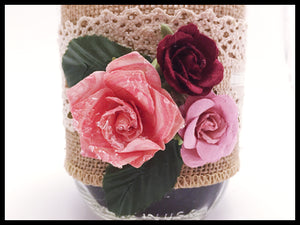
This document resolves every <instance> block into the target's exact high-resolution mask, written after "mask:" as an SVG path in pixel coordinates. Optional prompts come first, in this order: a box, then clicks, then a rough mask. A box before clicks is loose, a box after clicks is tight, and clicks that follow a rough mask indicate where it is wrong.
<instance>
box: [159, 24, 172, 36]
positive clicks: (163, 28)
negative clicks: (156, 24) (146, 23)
mask: <svg viewBox="0 0 300 225" xmlns="http://www.w3.org/2000/svg"><path fill="white" fill-rule="evenodd" d="M160 33H161V36H162V37H163V38H164V37H165V36H167V35H168V34H171V35H172V34H174V32H173V31H172V29H171V28H170V27H169V25H167V24H164V23H163V24H161V25H160Z"/></svg>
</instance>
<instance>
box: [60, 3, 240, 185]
mask: <svg viewBox="0 0 300 225" xmlns="http://www.w3.org/2000/svg"><path fill="white" fill-rule="evenodd" d="M244 13H245V7H244V6H235V5H234V6H232V5H221V6H220V5H182V6H181V5H119V6H118V5H67V6H62V7H61V26H60V29H59V44H60V53H61V57H62V55H63V54H64V52H65V51H66V49H67V45H68V43H69V42H70V41H71V40H72V39H73V38H76V37H79V36H84V35H92V34H97V35H104V36H106V37H108V38H109V39H111V40H113V41H116V42H118V43H119V44H122V45H124V46H127V47H131V48H133V49H134V50H138V51H139V52H143V53H146V54H149V55H150V56H152V57H155V54H156V46H157V43H158V41H159V40H160V38H161V37H160V34H159V24H161V23H168V24H169V25H170V27H171V28H172V29H173V30H177V29H178V28H179V27H180V26H182V25H184V24H187V23H188V22H194V23H195V24H196V25H198V27H199V30H200V31H201V32H203V33H205V34H206V35H208V36H210V37H211V38H213V39H214V40H215V41H216V43H217V46H218V48H219V50H220V54H219V60H220V61H221V62H222V63H223V66H224V79H223V81H222V82H221V83H220V84H219V85H217V86H216V87H215V88H214V91H215V92H216V93H217V94H227V95H230V96H231V97H233V99H234V100H235V101H236V102H237V103H238V104H240V103H241V100H242V96H241V95H240V94H239V93H237V92H236V91H235V90H234V89H233V88H232V86H231V85H230V78H231V74H232V73H239V72H240V71H242V70H243V65H244V60H245V57H244V54H245V46H244V43H245V29H246V28H245V24H244V22H243V18H244ZM132 24H133V25H132ZM144 26H145V27H144ZM116 27H119V30H118V29H116ZM143 27H144V29H142V28H143ZM201 29H202V30H201ZM139 31H142V32H139ZM147 35H149V36H148V41H147ZM145 39H146V42H145ZM64 84H65V85H64V87H63V89H64V91H63V98H64V124H65V126H66V158H65V168H66V170H67V172H68V173H69V174H70V175H71V176H72V177H73V178H75V179H77V180H79V181H81V182H83V183H84V184H88V185H94V186H102V180H103V175H104V173H105V168H106V166H107V163H104V162H102V161H101V160H98V159H91V158H86V157H82V156H81V155H80V140H79V136H78V134H77V132H76V131H74V129H73V128H72V116H71V113H70V111H69V103H68V100H67V98H66V97H65V91H66V89H67V88H68V87H67V85H66V83H64ZM238 153H239V147H238V144H237V145H236V147H235V149H234V151H233V152H232V153H231V155H229V156H227V157H224V158H222V159H220V160H219V161H218V162H216V163H208V164H206V165H204V166H202V167H198V168H190V167H187V166H186V165H183V167H182V170H181V174H180V176H179V177H178V180H177V183H176V185H175V187H174V188H191V187H201V186H207V185H211V184H215V183H218V182H222V181H224V180H226V179H228V178H230V177H232V176H233V175H234V174H235V173H236V172H237V171H238V170H239V156H238Z"/></svg>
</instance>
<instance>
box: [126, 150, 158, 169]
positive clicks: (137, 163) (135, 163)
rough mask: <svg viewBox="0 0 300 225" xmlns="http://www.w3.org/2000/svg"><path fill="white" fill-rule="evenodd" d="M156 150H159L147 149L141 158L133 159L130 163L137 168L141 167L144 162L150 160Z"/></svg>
mask: <svg viewBox="0 0 300 225" xmlns="http://www.w3.org/2000/svg"><path fill="white" fill-rule="evenodd" d="M156 152H157V151H147V152H145V153H143V154H142V155H141V156H140V157H139V158H137V159H135V160H133V161H131V162H130V165H131V166H133V167H135V168H139V167H141V166H142V165H143V164H144V162H146V161H148V160H150V159H151V158H152V157H153V156H154V154H155V153H156Z"/></svg>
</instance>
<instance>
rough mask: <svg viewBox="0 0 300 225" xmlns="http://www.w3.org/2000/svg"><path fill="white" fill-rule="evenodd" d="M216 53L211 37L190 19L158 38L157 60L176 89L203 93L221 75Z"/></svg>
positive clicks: (221, 71) (221, 67) (221, 76)
mask: <svg viewBox="0 0 300 225" xmlns="http://www.w3.org/2000/svg"><path fill="white" fill-rule="evenodd" d="M218 53H219V50H218V48H217V46H216V43H215V42H214V40H212V39H210V38H209V37H207V36H206V35H204V34H201V33H200V32H199V30H198V28H197V26H196V25H194V24H192V23H190V24H188V25H186V26H182V27H180V28H179V29H178V31H177V32H176V33H174V34H173V35H167V36H165V37H164V39H162V40H161V41H160V42H159V44H158V47H157V61H158V64H159V65H160V68H161V71H162V73H163V74H164V77H165V80H166V81H167V82H168V83H169V85H170V86H172V87H173V88H174V89H175V90H176V91H177V92H180V93H186V94H189V95H201V96H205V95H207V94H208V93H210V91H211V89H212V87H213V86H215V85H217V84H219V83H220V82H221V81H222V79H223V71H224V68H223V65H222V64H221V63H220V62H219V60H218V59H217V57H218Z"/></svg>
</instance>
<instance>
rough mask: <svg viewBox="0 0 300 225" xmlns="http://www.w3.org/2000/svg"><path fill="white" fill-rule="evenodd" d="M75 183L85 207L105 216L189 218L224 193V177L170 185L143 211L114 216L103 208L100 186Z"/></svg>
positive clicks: (206, 209)
mask: <svg viewBox="0 0 300 225" xmlns="http://www.w3.org/2000/svg"><path fill="white" fill-rule="evenodd" d="M75 183H76V186H77V188H78V190H79V192H80V193H81V195H82V197H83V198H84V199H85V201H86V202H87V204H88V205H89V207H90V208H91V209H92V210H93V211H94V212H95V213H96V214H97V215H98V216H99V219H106V220H122V219H123V220H124V219H125V220H178V219H181V220H184V219H185V220H189V219H203V218H205V216H206V215H207V213H208V212H209V211H210V210H211V209H212V208H213V207H214V206H215V205H216V204H217V202H218V201H219V199H220V198H221V196H222V194H223V193H224V191H225V189H226V186H227V183H228V180H226V181H223V182H220V183H217V184H213V185H209V186H203V187H196V188H178V189H172V190H171V191H170V192H169V193H167V194H165V196H164V197H163V198H162V199H161V200H159V201H158V202H154V203H152V204H151V205H150V206H149V207H148V208H147V209H145V210H144V211H143V212H140V213H137V214H135V215H131V216H121V217H117V216H116V215H115V214H114V213H113V212H110V211H109V210H108V209H107V204H106V202H105V193H104V191H103V188H102V187H96V186H92V185H85V184H83V183H82V182H80V181H78V180H75Z"/></svg>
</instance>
